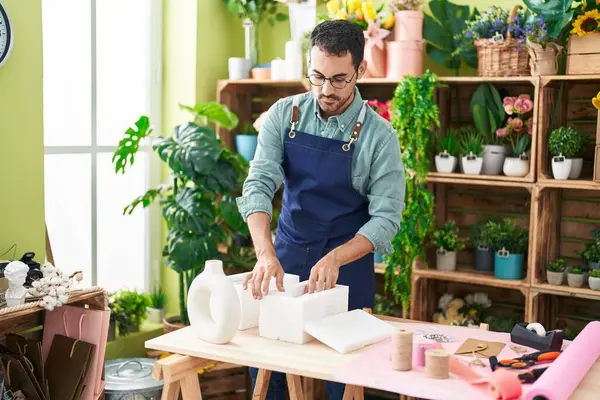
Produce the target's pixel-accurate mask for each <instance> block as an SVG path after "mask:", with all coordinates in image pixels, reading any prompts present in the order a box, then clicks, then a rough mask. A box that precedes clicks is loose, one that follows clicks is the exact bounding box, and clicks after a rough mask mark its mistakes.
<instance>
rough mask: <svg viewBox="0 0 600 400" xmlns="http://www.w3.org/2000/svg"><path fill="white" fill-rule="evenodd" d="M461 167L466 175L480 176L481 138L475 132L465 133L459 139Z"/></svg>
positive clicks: (481, 160)
mask: <svg viewBox="0 0 600 400" xmlns="http://www.w3.org/2000/svg"><path fill="white" fill-rule="evenodd" d="M460 151H461V154H462V157H461V167H462V170H463V172H464V173H465V174H467V175H479V174H481V168H482V167H483V137H482V136H481V135H479V134H477V133H476V132H465V133H464V134H463V135H462V136H461V137H460Z"/></svg>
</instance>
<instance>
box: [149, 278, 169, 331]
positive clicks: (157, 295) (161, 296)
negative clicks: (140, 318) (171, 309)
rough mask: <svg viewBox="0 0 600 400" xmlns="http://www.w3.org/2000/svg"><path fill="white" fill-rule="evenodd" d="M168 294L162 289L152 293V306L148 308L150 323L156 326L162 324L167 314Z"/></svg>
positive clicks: (155, 289) (157, 288)
mask: <svg viewBox="0 0 600 400" xmlns="http://www.w3.org/2000/svg"><path fill="white" fill-rule="evenodd" d="M166 307H167V294H166V293H165V291H164V290H163V289H162V288H161V287H160V286H157V287H156V288H154V289H152V291H151V292H150V304H149V306H148V321H150V322H152V323H154V324H160V323H162V320H163V319H164V318H165V317H166V314H167V308H166Z"/></svg>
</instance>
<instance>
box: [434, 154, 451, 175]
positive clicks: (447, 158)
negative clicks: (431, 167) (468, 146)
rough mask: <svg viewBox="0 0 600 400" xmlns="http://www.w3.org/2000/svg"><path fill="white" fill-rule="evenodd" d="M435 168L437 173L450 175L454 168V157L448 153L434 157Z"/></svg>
mask: <svg viewBox="0 0 600 400" xmlns="http://www.w3.org/2000/svg"><path fill="white" fill-rule="evenodd" d="M435 168H436V169H437V171H438V172H442V173H445V174H450V173H452V172H453V171H454V168H456V157H454V156H451V155H449V154H448V153H442V154H438V155H437V156H435Z"/></svg>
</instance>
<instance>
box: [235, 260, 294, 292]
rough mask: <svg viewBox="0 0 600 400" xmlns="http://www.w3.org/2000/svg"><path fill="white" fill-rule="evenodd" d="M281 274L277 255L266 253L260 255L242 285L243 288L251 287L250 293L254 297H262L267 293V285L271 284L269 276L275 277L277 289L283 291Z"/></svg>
mask: <svg viewBox="0 0 600 400" xmlns="http://www.w3.org/2000/svg"><path fill="white" fill-rule="evenodd" d="M283 275H284V271H283V268H282V267H281V264H280V263H279V260H278V259H277V256H275V255H274V254H273V255H267V256H263V257H260V258H259V259H258V261H257V262H256V265H255V266H254V270H253V271H252V273H250V274H248V275H246V278H245V279H244V283H243V285H242V287H243V288H244V290H246V289H247V288H248V283H249V282H250V281H251V282H250V287H251V289H252V295H253V296H254V298H255V299H262V297H263V296H266V295H267V294H268V293H269V286H270V285H271V278H273V277H275V281H276V283H277V289H278V290H279V291H280V292H283V291H284V288H283Z"/></svg>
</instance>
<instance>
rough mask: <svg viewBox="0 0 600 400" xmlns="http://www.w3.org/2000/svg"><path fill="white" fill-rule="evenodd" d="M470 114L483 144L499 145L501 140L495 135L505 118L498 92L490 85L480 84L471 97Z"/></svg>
mask: <svg viewBox="0 0 600 400" xmlns="http://www.w3.org/2000/svg"><path fill="white" fill-rule="evenodd" d="M470 108H471V114H472V115H473V122H474V123H475V128H476V129H477V131H478V132H479V134H480V135H481V136H483V137H484V138H485V139H484V140H485V144H501V143H502V142H503V139H502V138H501V137H499V136H498V135H496V131H497V130H498V128H500V127H501V126H502V123H503V122H504V119H505V118H506V111H505V110H504V105H503V103H502V98H501V97H500V92H498V89H496V87H495V86H494V85H492V84H491V83H482V84H480V85H479V86H478V87H477V89H476V90H475V93H473V96H472V97H471V103H470Z"/></svg>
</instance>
